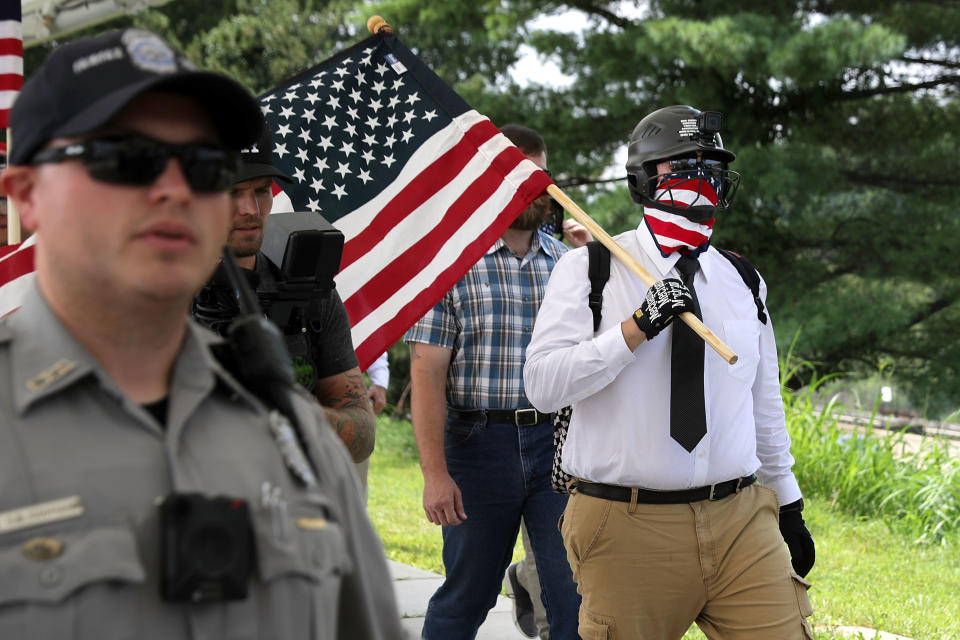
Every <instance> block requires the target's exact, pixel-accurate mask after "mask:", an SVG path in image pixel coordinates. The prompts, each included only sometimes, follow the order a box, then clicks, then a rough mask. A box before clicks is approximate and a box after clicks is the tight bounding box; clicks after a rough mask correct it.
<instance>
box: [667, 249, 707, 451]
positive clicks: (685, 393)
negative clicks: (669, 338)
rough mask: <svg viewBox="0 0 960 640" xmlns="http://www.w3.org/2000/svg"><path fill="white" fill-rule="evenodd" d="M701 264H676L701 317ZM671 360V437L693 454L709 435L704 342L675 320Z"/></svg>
mask: <svg viewBox="0 0 960 640" xmlns="http://www.w3.org/2000/svg"><path fill="white" fill-rule="evenodd" d="M699 267H700V263H698V262H697V259H696V258H691V257H690V256H682V257H681V258H680V260H678V261H677V270H678V271H680V274H681V275H682V276H683V284H685V285H687V288H688V289H689V290H690V295H692V296H693V306H694V309H695V311H694V313H695V314H696V316H697V318H701V319H702V318H703V316H702V314H701V313H700V303H699V302H697V292H696V290H694V288H693V276H694V275H695V274H696V273H697V269H698V268H699ZM672 349H673V350H672V353H671V358H670V437H671V438H673V439H674V440H676V441H677V442H679V443H680V445H681V446H682V447H683V448H684V449H686V450H687V451H693V449H694V448H695V447H696V446H697V443H698V442H700V440H702V439H703V436H704V435H706V433H707V416H706V412H705V410H704V406H703V350H704V344H703V339H702V338H700V336H698V335H697V334H696V333H694V332H693V329H691V328H690V327H688V326H687V323H686V322H684V321H683V320H681V319H680V318H676V319H675V320H674V321H673V343H672Z"/></svg>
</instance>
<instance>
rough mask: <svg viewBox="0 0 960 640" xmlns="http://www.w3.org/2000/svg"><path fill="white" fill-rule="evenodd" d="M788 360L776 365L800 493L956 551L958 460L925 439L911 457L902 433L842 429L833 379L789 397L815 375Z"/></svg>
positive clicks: (815, 381)
mask: <svg viewBox="0 0 960 640" xmlns="http://www.w3.org/2000/svg"><path fill="white" fill-rule="evenodd" d="M791 353H792V351H791V352H788V353H787V355H786V357H785V360H784V361H783V362H781V378H782V380H781V383H782V388H783V390H784V393H783V401H784V409H785V411H786V416H787V429H788V431H789V432H790V437H791V438H792V439H793V447H792V452H793V456H794V458H795V459H796V463H795V464H794V467H793V470H794V473H795V474H796V475H797V479H798V481H799V482H800V486H801V488H802V489H803V491H804V493H806V494H809V495H817V496H819V497H821V498H823V499H826V500H828V501H829V502H830V503H831V504H832V505H835V506H838V507H840V508H841V509H843V510H845V511H847V512H848V513H850V514H852V515H854V516H859V517H866V518H877V519H880V520H882V521H883V522H884V523H886V525H887V526H888V527H889V528H890V529H891V530H896V531H899V532H902V533H905V534H906V535H909V536H911V537H912V538H913V539H914V540H915V541H916V542H919V543H940V544H948V543H955V542H956V541H957V534H958V533H960V460H958V459H957V458H951V457H950V454H949V450H948V448H947V446H946V444H945V443H944V442H942V441H940V440H938V439H935V438H924V439H923V441H922V443H921V444H920V447H919V448H918V449H916V450H912V451H911V450H910V449H909V448H908V447H906V446H905V442H904V438H905V435H904V434H903V433H902V432H890V433H888V432H879V431H875V430H874V429H873V428H872V427H863V426H855V425H843V424H842V423H841V420H840V417H839V416H840V414H841V409H842V408H843V407H842V406H841V405H840V404H838V403H836V402H835V398H836V396H835V395H833V396H832V397H831V389H832V388H833V387H835V386H836V377H834V376H827V377H822V378H821V377H819V376H817V374H816V373H815V371H814V372H813V373H812V375H811V376H810V377H811V380H813V382H812V383H811V384H809V385H808V386H806V387H804V388H803V389H801V390H800V391H789V390H788V389H787V383H788V381H789V378H790V377H791V376H793V375H796V373H797V372H798V371H800V370H802V369H805V370H806V371H805V373H808V374H809V373H810V371H811V370H812V369H814V365H813V364H811V363H809V362H799V363H795V362H792V361H791V360H792V358H791ZM825 398H827V400H826V402H824V399H825Z"/></svg>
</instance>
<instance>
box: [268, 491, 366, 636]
mask: <svg viewBox="0 0 960 640" xmlns="http://www.w3.org/2000/svg"><path fill="white" fill-rule="evenodd" d="M309 506H310V505H309V503H308V504H304V505H301V508H299V509H291V513H290V515H289V516H287V517H286V518H283V519H282V520H281V521H277V520H275V518H274V517H273V516H272V515H271V514H270V513H269V510H263V509H261V510H259V511H258V512H257V513H256V514H255V515H254V518H253V521H254V524H253V526H254V534H255V537H256V549H257V572H258V576H259V578H260V582H261V583H262V590H261V591H260V598H261V602H260V605H259V616H258V618H259V619H258V624H259V625H260V628H261V630H262V631H263V632H264V633H266V632H267V631H269V634H268V635H270V636H271V637H296V636H298V635H300V636H304V635H306V636H309V637H320V638H326V637H334V636H335V635H336V624H335V623H336V620H337V617H338V615H337V602H338V600H339V594H340V589H341V584H342V581H343V576H344V575H345V574H347V573H349V572H350V571H352V570H353V567H352V566H351V565H350V561H349V554H348V553H347V548H346V541H345V538H344V533H343V528H342V527H341V526H340V524H339V523H337V522H336V521H334V520H332V519H329V518H327V513H328V510H327V509H324V508H322V507H320V506H318V507H317V509H316V510H314V509H308V508H307V507H309ZM306 630H310V631H309V632H306ZM257 637H260V636H257Z"/></svg>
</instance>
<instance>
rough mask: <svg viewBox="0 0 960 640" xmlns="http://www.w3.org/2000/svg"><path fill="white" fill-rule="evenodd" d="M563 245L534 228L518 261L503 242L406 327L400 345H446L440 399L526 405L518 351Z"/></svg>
mask: <svg viewBox="0 0 960 640" xmlns="http://www.w3.org/2000/svg"><path fill="white" fill-rule="evenodd" d="M566 251H567V247H566V246H565V245H563V244H562V243H560V242H558V241H557V240H554V239H553V238H551V237H549V236H547V235H545V234H543V233H541V232H537V233H535V234H534V236H533V242H532V243H531V246H530V250H529V251H528V252H527V255H525V256H524V257H523V259H520V258H518V257H517V255H516V254H514V253H513V252H512V251H510V249H508V248H507V245H506V244H504V242H503V240H502V239H498V240H497V242H496V244H494V245H493V246H492V247H491V248H490V250H489V251H487V253H486V254H485V255H484V256H483V258H481V259H480V261H479V262H477V264H475V265H474V266H473V267H472V268H471V269H470V271H468V272H467V274H466V275H465V276H463V278H461V279H460V281H459V282H457V284H455V285H454V286H453V288H451V289H450V291H448V292H447V293H446V295H444V296H443V299H442V300H441V301H440V302H438V303H437V304H436V305H434V307H433V309H431V310H430V311H428V312H427V314H426V315H425V316H423V318H421V319H420V320H418V321H417V323H416V324H414V325H413V327H411V328H410V330H409V331H407V334H406V336H405V337H404V339H405V340H406V341H407V342H424V343H427V344H434V345H438V346H441V347H446V348H448V349H452V350H453V357H452V359H451V361H450V369H449V373H448V374H447V403H448V404H450V405H451V406H454V407H462V408H465V409H525V408H529V407H531V406H532V405H531V404H530V401H529V400H527V396H526V394H525V393H524V390H523V363H524V353H525V352H526V349H527V344H529V342H530V336H531V334H532V333H533V322H534V320H535V319H536V317H537V310H538V309H539V308H540V302H541V301H542V300H543V293H544V289H545V288H546V286H547V280H548V279H549V278H550V272H551V271H552V270H553V265H555V264H556V262H557V260H559V259H560V256H561V255H563V254H564V253H565V252H566Z"/></svg>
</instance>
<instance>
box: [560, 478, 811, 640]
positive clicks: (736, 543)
mask: <svg viewBox="0 0 960 640" xmlns="http://www.w3.org/2000/svg"><path fill="white" fill-rule="evenodd" d="M778 517H779V507H778V503H777V496H776V493H775V492H774V491H773V490H771V489H768V488H766V487H762V486H760V485H757V484H754V485H751V486H749V487H747V488H745V489H743V490H742V491H741V492H740V493H739V494H735V495H732V496H729V497H727V498H724V499H723V500H718V501H716V502H710V501H708V500H703V501H700V502H694V503H690V504H676V505H652V504H635V503H634V504H629V503H626V502H615V501H612V500H604V499H602V498H594V497H591V496H585V495H583V494H579V493H575V494H574V495H572V496H571V497H570V500H569V502H568V504H567V508H566V510H565V511H564V514H563V519H562V520H561V526H560V531H561V533H562V534H563V539H564V544H565V546H566V549H567V559H568V561H569V562H570V567H571V568H572V569H573V579H574V580H575V581H576V582H577V589H578V590H579V592H580V594H581V595H582V597H583V604H582V605H581V607H580V621H579V631H580V636H581V637H582V638H583V640H594V639H599V638H602V639H605V640H613V639H621V640H627V639H628V640H679V639H680V638H681V637H682V636H683V634H684V633H685V632H686V631H687V629H688V628H689V627H690V624H691V623H693V622H694V621H695V622H696V623H697V625H698V626H699V627H700V628H701V629H702V630H703V632H704V634H705V635H706V636H707V638H710V639H711V640H773V639H776V640H812V639H813V633H812V631H811V629H810V626H809V623H808V622H807V620H806V618H807V616H809V615H810V614H811V612H812V608H811V606H810V600H809V598H808V597H807V589H808V588H809V587H810V584H809V583H808V582H806V581H805V580H803V579H802V578H800V576H798V575H797V574H796V573H794V571H793V569H792V567H791V566H790V558H789V554H788V552H787V549H786V546H785V545H784V542H783V538H782V537H781V536H780V530H779V527H778Z"/></svg>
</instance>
